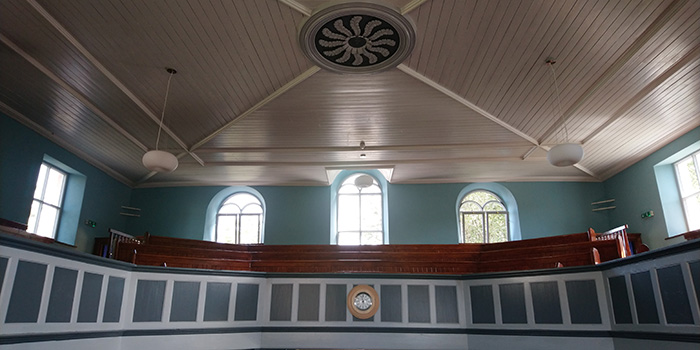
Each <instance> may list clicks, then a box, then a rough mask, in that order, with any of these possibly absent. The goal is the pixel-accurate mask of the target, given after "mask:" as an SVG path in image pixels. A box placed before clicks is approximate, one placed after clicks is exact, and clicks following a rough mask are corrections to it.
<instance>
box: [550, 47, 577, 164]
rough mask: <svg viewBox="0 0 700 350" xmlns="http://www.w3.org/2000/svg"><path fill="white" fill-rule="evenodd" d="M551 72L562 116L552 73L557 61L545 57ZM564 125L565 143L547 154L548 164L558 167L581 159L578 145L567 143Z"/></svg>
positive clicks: (556, 86) (557, 90) (555, 80)
mask: <svg viewBox="0 0 700 350" xmlns="http://www.w3.org/2000/svg"><path fill="white" fill-rule="evenodd" d="M545 63H547V65H548V66H549V69H550V70H551V71H552V76H553V77H554V90H555V92H556V97H557V106H558V107H559V115H563V113H562V109H561V99H560V98H559V85H557V75H556V73H555V72H554V67H553V66H554V64H555V63H557V61H555V60H554V58H552V57H547V60H546V61H545ZM563 124H564V135H565V137H566V139H565V141H566V142H565V143H562V144H558V145H555V146H554V147H552V148H551V149H550V150H549V151H548V152H547V160H548V161H549V163H550V164H552V165H554V166H558V167H565V166H571V165H574V164H576V163H578V162H580V161H581V159H583V147H581V145H580V144H578V143H571V142H569V131H568V130H567V129H566V120H564V121H563Z"/></svg>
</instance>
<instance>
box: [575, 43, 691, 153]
mask: <svg viewBox="0 0 700 350" xmlns="http://www.w3.org/2000/svg"><path fill="white" fill-rule="evenodd" d="M698 58H700V46H696V47H695V48H694V49H693V50H691V51H690V52H688V53H687V54H686V55H685V56H683V57H682V58H681V59H680V60H678V62H676V63H675V64H674V65H673V66H671V67H669V68H668V69H666V71H664V72H663V73H662V74H661V75H659V76H658V77H656V79H654V80H652V81H651V82H650V83H649V84H647V85H646V86H645V87H644V88H643V89H642V90H640V91H639V92H638V93H637V94H635V95H634V96H633V97H632V98H630V99H629V101H627V102H626V103H625V104H624V105H622V107H620V108H618V109H617V110H616V111H615V112H614V113H613V114H612V115H611V116H610V118H608V120H606V121H605V123H603V124H602V125H600V126H599V127H598V128H597V129H595V130H594V131H593V132H591V133H590V134H588V136H586V138H585V139H583V141H582V143H584V144H585V143H586V142H588V141H590V140H592V139H593V138H595V137H596V136H598V134H600V133H601V132H603V130H605V128H607V127H608V126H610V125H611V124H612V123H614V122H615V121H616V120H618V119H619V118H620V117H622V116H623V115H625V113H627V112H628V111H629V110H630V109H632V107H634V106H635V105H637V104H638V103H639V102H640V101H642V99H644V98H645V97H647V96H648V95H649V94H651V93H652V92H653V91H654V90H656V88H658V87H659V86H660V85H661V84H663V83H664V82H665V81H666V80H668V79H669V78H670V77H671V76H673V75H674V74H676V73H677V72H678V71H679V70H681V69H683V68H684V67H686V66H687V65H688V64H690V63H692V62H693V61H695V60H696V59H698Z"/></svg>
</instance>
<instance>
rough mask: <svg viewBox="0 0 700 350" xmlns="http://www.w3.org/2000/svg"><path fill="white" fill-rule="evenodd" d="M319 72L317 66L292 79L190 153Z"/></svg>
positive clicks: (198, 144) (205, 139) (210, 135)
mask: <svg viewBox="0 0 700 350" xmlns="http://www.w3.org/2000/svg"><path fill="white" fill-rule="evenodd" d="M319 70H321V68H319V67H317V66H313V67H311V68H309V69H307V70H306V71H305V72H302V73H301V74H299V75H298V76H297V77H296V78H294V79H292V80H291V81H290V82H288V83H287V84H284V86H282V87H281V88H279V89H277V90H275V91H274V92H273V93H271V94H270V95H269V96H267V97H265V98H264V99H263V100H262V101H260V102H258V103H256V104H255V105H254V106H253V107H250V108H249V109H248V110H246V111H245V112H243V113H241V114H239V115H238V116H236V117H235V118H233V119H232V120H231V121H229V122H228V123H226V125H224V126H222V127H220V128H219V129H217V130H216V131H214V132H213V133H211V134H209V136H207V137H205V138H204V139H202V140H201V141H199V142H197V143H195V144H194V146H192V148H190V150H189V151H190V152H194V151H195V150H197V149H198V148H199V147H201V146H203V145H204V144H206V143H207V142H209V141H211V140H212V139H213V138H214V137H216V136H217V135H219V134H220V133H222V132H223V131H224V130H226V129H228V128H230V127H231V126H233V125H234V124H236V123H238V122H239V121H241V120H242V119H243V118H245V117H247V116H249V115H251V114H252V113H253V112H255V111H257V110H258V109H260V108H262V107H263V106H265V105H266V104H268V103H270V102H271V101H272V100H274V99H276V98H277V97H279V96H281V95H282V94H284V93H285V92H287V91H288V90H289V89H291V88H293V87H295V86H297V85H298V84H299V83H301V82H302V81H304V80H306V79H307V78H309V77H310V76H312V75H314V74H316V72H318V71H319Z"/></svg>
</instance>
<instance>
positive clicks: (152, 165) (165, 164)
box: [141, 150, 178, 173]
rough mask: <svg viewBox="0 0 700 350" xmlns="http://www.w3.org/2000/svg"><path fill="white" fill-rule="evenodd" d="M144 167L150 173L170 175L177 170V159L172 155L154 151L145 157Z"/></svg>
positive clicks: (143, 160) (147, 153)
mask: <svg viewBox="0 0 700 350" xmlns="http://www.w3.org/2000/svg"><path fill="white" fill-rule="evenodd" d="M141 161H142V162H143V166H145V167H146V169H148V170H150V171H156V172H159V173H170V172H172V171H173V170H175V169H176V168H177V165H178V162H177V157H175V156H174V155H173V154H172V153H169V152H165V151H159V150H153V151H148V152H146V154H144V155H143V159H142V160H141Z"/></svg>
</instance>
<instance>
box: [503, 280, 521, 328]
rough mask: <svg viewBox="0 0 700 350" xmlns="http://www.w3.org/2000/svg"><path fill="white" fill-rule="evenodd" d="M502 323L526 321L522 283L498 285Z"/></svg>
mask: <svg viewBox="0 0 700 350" xmlns="http://www.w3.org/2000/svg"><path fill="white" fill-rule="evenodd" d="M498 291H499V294H500V301H501V316H502V318H503V323H527V313H526V312H525V286H524V285H523V284H522V283H509V284H500V285H498Z"/></svg>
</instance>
